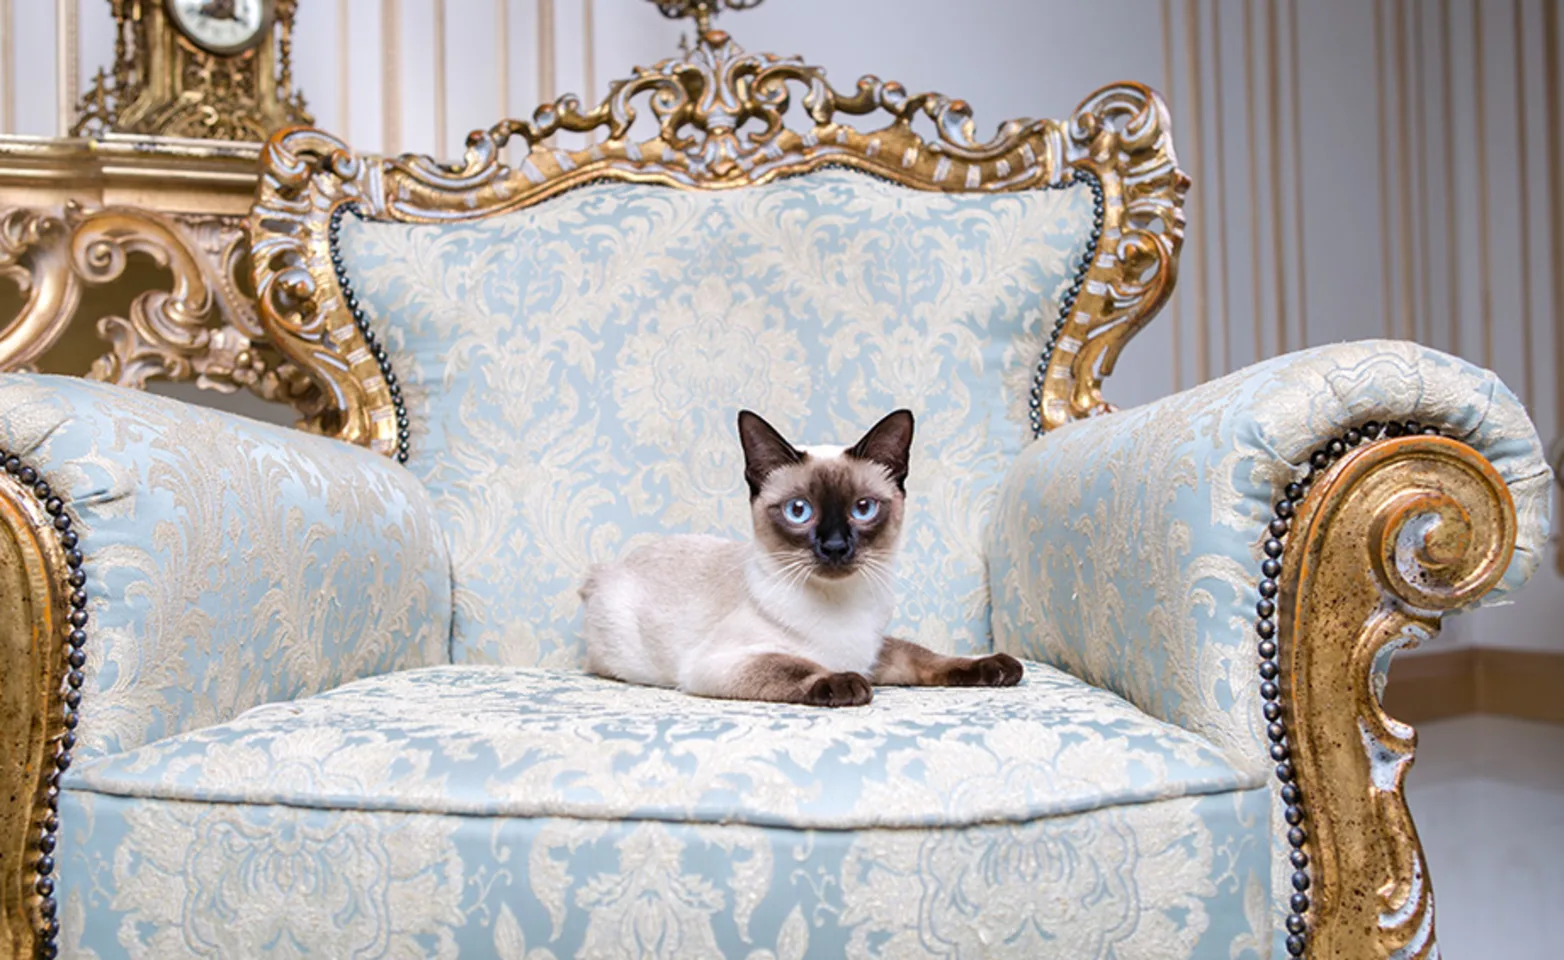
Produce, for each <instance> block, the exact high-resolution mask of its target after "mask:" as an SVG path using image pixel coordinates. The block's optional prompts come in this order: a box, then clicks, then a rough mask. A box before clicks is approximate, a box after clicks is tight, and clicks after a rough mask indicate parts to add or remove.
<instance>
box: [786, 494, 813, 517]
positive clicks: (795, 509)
mask: <svg viewBox="0 0 1564 960" xmlns="http://www.w3.org/2000/svg"><path fill="white" fill-rule="evenodd" d="M814 515H815V508H814V507H813V506H811V505H810V503H809V501H808V500H805V499H804V498H803V497H794V498H793V499H791V500H789V501H788V502H787V503H784V504H783V505H782V516H784V517H786V518H787V519H788V522H789V523H808V522H809V518H810V517H812V516H814Z"/></svg>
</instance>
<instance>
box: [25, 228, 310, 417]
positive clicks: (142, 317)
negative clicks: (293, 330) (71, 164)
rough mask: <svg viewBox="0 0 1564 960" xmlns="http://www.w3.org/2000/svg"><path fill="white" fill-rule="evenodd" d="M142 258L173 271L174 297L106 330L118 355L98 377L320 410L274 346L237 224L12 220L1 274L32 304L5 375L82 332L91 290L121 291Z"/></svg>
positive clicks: (148, 295) (150, 295)
mask: <svg viewBox="0 0 1564 960" xmlns="http://www.w3.org/2000/svg"><path fill="white" fill-rule="evenodd" d="M134 255H141V256H144V257H146V258H147V259H148V261H149V262H150V263H153V264H155V265H156V266H158V267H160V268H162V269H163V270H165V271H167V273H168V274H169V283H168V286H167V289H153V290H144V291H143V292H141V293H140V294H138V295H137V296H136V297H135V298H134V300H133V301H132V302H131V305H130V309H129V311H128V315H126V316H123V317H121V316H105V317H103V318H101V319H100V320H99V321H98V325H97V329H98V334H99V336H100V337H101V338H102V339H103V340H104V341H106V342H107V344H108V347H109V349H108V351H107V352H106V353H104V354H103V355H102V356H100V357H99V358H98V359H97V360H96V361H94V363H93V365H92V369H91V372H90V374H89V376H91V377H92V378H93V379H96V380H104V381H107V382H110V383H117V384H121V385H124V386H130V387H137V388H140V387H143V386H145V385H146V383H147V381H148V380H149V379H153V378H162V379H168V380H194V381H196V382H197V383H198V384H199V385H200V386H202V387H205V388H209V389H214V390H219V391H223V392H232V391H234V390H238V389H241V388H244V389H248V390H251V391H253V392H255V393H256V394H258V395H259V396H261V397H263V398H265V399H268V400H277V401H280V402H284V403H291V404H293V405H295V406H296V407H298V408H300V409H301V411H302V412H303V413H305V414H306V415H308V414H310V413H311V412H313V406H314V405H315V404H316V403H317V401H318V397H319V393H318V391H317V390H316V389H315V387H314V385H313V383H312V382H311V381H310V380H309V378H308V377H306V376H305V375H304V374H303V373H302V372H301V371H299V370H298V368H297V367H294V366H292V365H291V364H288V363H286V362H285V361H284V360H283V359H282V357H281V356H280V355H279V354H278V353H277V352H276V351H275V350H273V349H271V348H269V347H267V346H265V345H264V337H265V335H264V334H263V333H262V331H261V328H260V323H259V321H258V319H257V317H256V313H255V307H254V302H253V298H252V297H251V296H250V294H249V290H248V287H249V257H248V244H247V243H246V238H245V235H244V224H243V221H242V220H241V219H239V218H237V217H216V216H182V217H175V216H172V215H166V214H159V213H155V212H152V211H150V210H144V209H140V208H131V207H106V208H93V207H90V206H87V205H84V204H80V203H75V202H67V203H64V204H61V205H59V206H57V207H54V208H48V209H14V210H10V211H6V212H4V213H3V214H0V275H3V276H5V277H7V278H8V279H10V280H11V281H13V282H14V283H16V284H17V285H18V287H19V288H20V289H21V291H22V292H23V295H24V297H25V301H24V303H23V305H22V308H21V310H20V311H19V312H18V313H17V315H16V316H15V317H14V318H12V320H11V321H10V322H9V323H8V324H7V325H6V326H5V327H3V328H0V370H12V369H30V368H32V367H33V366H34V365H35V364H36V363H37V361H38V360H39V358H40V357H42V356H43V355H44V354H45V353H46V352H47V351H48V350H49V349H50V348H51V347H52V346H54V345H55V344H56V343H57V342H58V341H59V339H60V338H61V337H62V336H63V335H64V334H65V332H66V331H67V330H68V329H69V328H70V326H71V324H72V322H73V320H74V318H75V316H76V314H77V310H78V306H79V305H80V303H81V299H82V294H83V291H84V289H85V288H88V287H107V286H110V285H112V284H114V283H116V282H117V281H119V280H120V279H121V278H122V277H123V276H124V273H125V269H126V266H127V264H128V263H129V261H130V258H131V257H132V256H134Z"/></svg>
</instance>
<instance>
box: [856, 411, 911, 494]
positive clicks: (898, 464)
mask: <svg viewBox="0 0 1564 960" xmlns="http://www.w3.org/2000/svg"><path fill="white" fill-rule="evenodd" d="M911 453H912V411H911V410H897V411H896V412H894V413H888V414H886V415H885V418H884V419H883V420H881V421H880V422H879V423H877V424H875V425H874V426H872V427H870V428H869V432H868V433H866V434H864V435H863V439H862V440H859V441H858V442H857V443H855V444H853V445H852V446H851V447H849V448H848V450H847V455H848V456H849V457H857V458H858V459H859V460H872V461H873V462H875V463H878V464H879V465H880V466H882V467H884V468H885V469H886V470H888V471H890V474H891V480H893V481H894V482H895V483H896V487H897V489H899V490H901V491H902V492H904V493H905V492H906V490H907V462H908V460H909V459H910V457H911Z"/></svg>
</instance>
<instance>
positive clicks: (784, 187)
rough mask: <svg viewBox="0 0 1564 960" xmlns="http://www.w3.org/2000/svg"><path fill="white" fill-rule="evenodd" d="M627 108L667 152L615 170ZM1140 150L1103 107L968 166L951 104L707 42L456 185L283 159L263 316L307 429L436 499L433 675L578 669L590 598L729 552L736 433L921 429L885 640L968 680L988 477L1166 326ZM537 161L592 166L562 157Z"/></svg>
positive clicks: (376, 161)
mask: <svg viewBox="0 0 1564 960" xmlns="http://www.w3.org/2000/svg"><path fill="white" fill-rule="evenodd" d="M790 85H799V86H802V87H803V88H804V89H805V95H804V98H803V104H802V105H803V107H804V112H805V113H806V114H807V116H808V119H809V121H810V125H809V126H807V127H806V128H805V129H802V130H794V129H791V128H790V127H789V126H788V125H787V124H786V123H785V122H784V120H785V116H784V115H785V114H786V113H787V109H788V105H789V93H790ZM641 98H645V100H646V102H648V103H649V104H650V107H651V110H652V112H653V114H654V115H655V117H656V119H657V122H658V132H657V134H656V135H655V136H653V137H651V138H650V139H645V140H639V141H637V140H633V139H631V136H630V130H631V126H632V123H633V121H634V119H635V116H636V109H635V107H634V106H633V101H638V100H639V99H641ZM844 115H846V116H856V115H881V116H885V117H886V118H887V119H886V122H885V124H884V125H883V126H880V127H878V128H873V129H860V128H858V127H855V126H851V125H848V124H846V123H844V122H842V121H841V119H839V118H840V117H841V116H844ZM921 119H926V120H928V121H931V122H932V126H933V134H932V135H931V136H929V137H925V136H923V135H922V134H920V133H919V132H917V131H916V130H915V129H914V124H915V121H920V120H921ZM1167 127H1168V123H1167V113H1166V109H1165V107H1164V106H1163V105H1162V103H1161V101H1160V100H1159V99H1158V98H1157V96H1156V95H1155V94H1154V93H1152V92H1151V91H1150V90H1148V89H1146V88H1144V87H1141V86H1138V85H1133V84H1125V85H1119V86H1114V87H1109V88H1106V89H1104V90H1101V91H1099V92H1098V93H1096V94H1094V95H1092V96H1091V97H1089V98H1088V99H1087V100H1086V101H1085V102H1084V103H1082V105H1081V106H1080V108H1079V109H1078V110H1077V111H1076V113H1075V114H1074V116H1072V117H1071V118H1070V119H1069V120H1067V121H1063V122H1058V121H1046V120H1045V121H1012V122H1009V123H1006V124H1004V125H1002V126H1001V127H1000V129H999V131H998V133H997V135H996V136H995V137H994V139H992V140H990V141H987V142H979V141H977V140H976V139H975V138H974V137H973V131H972V124H971V120H970V111H969V109H968V107H967V105H966V104H964V103H963V102H961V101H959V100H950V99H948V98H945V97H942V96H939V95H936V94H925V95H920V96H909V95H907V94H906V93H905V91H904V90H903V89H902V88H901V87H900V86H899V85H897V84H894V83H883V82H880V81H878V80H876V79H874V78H872V77H866V78H864V79H863V80H861V81H859V84H858V86H857V88H856V89H855V90H854V91H853V92H852V93H851V94H843V93H839V92H837V91H835V90H833V89H832V88H831V87H830V86H829V85H828V84H827V83H826V82H825V79H824V75H823V72H822V71H820V70H819V69H818V68H814V67H810V66H807V65H805V64H804V63H802V62H801V61H799V60H797V59H784V58H778V57H773V56H769V55H759V56H756V55H749V54H746V53H744V52H743V51H742V50H741V49H739V47H738V46H737V45H736V44H734V43H733V42H732V41H731V40H730V39H729V38H728V37H727V36H726V35H725V34H723V33H722V32H720V31H715V30H707V31H705V32H704V33H703V34H702V35H701V39H700V42H699V43H698V45H697V46H696V48H695V49H694V50H693V51H692V52H691V54H690V55H689V57H688V58H687V59H671V60H667V61H664V62H662V63H659V64H657V65H655V66H653V67H650V68H645V69H640V70H638V71H637V72H636V74H635V75H634V76H633V77H631V78H629V79H626V80H621V81H618V82H616V83H614V84H613V85H612V86H611V87H610V91H609V95H608V97H607V98H606V99H605V100H604V101H603V102H602V103H600V104H598V105H597V106H595V107H593V108H592V109H590V110H584V109H583V108H582V107H581V106H580V104H579V102H578V101H576V100H575V98H573V97H565V98H562V99H561V100H559V101H558V102H557V103H555V104H552V105H548V106H545V107H542V108H540V109H539V110H538V111H537V112H536V113H535V115H534V118H533V121H532V122H531V123H526V122H519V121H506V122H503V123H501V124H499V125H498V126H496V127H494V128H493V129H491V130H489V131H486V132H485V131H479V132H475V133H474V134H473V135H472V136H471V137H470V138H469V141H468V149H467V152H466V155H465V157H464V159H463V160H462V161H461V163H460V164H457V165H451V166H445V165H441V164H439V163H436V162H435V161H433V160H432V159H430V158H428V157H418V156H404V157H400V158H396V159H383V158H377V157H359V156H357V155H355V154H354V153H353V152H352V151H351V150H350V149H349V148H348V147H347V146H346V145H345V144H343V143H341V142H340V141H338V140H336V139H334V138H332V137H331V136H329V135H327V134H325V133H322V132H320V131H317V130H307V129H294V130H290V131H284V132H283V133H281V134H279V135H278V136H277V137H275V138H274V139H273V140H272V141H271V142H270V143H269V144H268V145H267V147H266V150H265V152H264V156H263V166H264V173H263V179H262V186H261V188H260V196H259V199H258V202H257V205H256V207H255V208H254V210H253V212H252V214H251V220H250V227H251V231H252V248H253V256H254V265H255V266H254V269H255V279H256V289H257V291H258V294H259V297H260V305H261V315H262V318H263V324H264V325H265V327H266V329H267V331H268V334H269V335H270V336H271V337H272V338H273V340H274V341H275V342H276V343H277V345H278V346H279V347H280V348H281V349H282V350H283V351H284V352H286V353H287V354H288V355H289V357H290V358H291V359H293V360H294V361H295V362H296V363H298V364H299V365H300V366H301V367H302V368H304V369H305V370H307V371H308V372H309V373H310V374H311V375H312V376H313V377H315V378H316V379H317V380H318V381H319V382H320V383H321V385H322V386H323V388H324V390H325V393H326V394H327V396H328V398H329V402H328V406H327V409H326V410H325V411H324V412H323V413H322V414H321V415H320V416H319V417H318V418H317V420H316V421H315V422H314V424H313V425H314V426H315V428H317V429H320V430H323V431H325V432H327V433H330V434H334V435H336V436H339V437H341V438H343V439H346V440H349V441H352V442H356V443H362V444H366V445H369V446H371V447H373V448H375V449H378V450H381V451H382V452H385V453H386V454H388V455H391V456H394V457H396V458H397V459H399V460H402V461H403V462H405V463H406V464H407V466H408V468H409V469H411V470H413V471H414V472H415V473H417V474H418V476H419V477H420V478H421V479H422V480H423V481H424V482H425V484H426V485H428V487H429V488H430V489H431V492H432V493H433V494H434V499H435V501H436V503H437V504H438V507H439V510H440V511H441V522H442V523H443V524H444V528H445V531H446V534H447V537H448V538H449V540H450V546H451V554H452V562H453V564H454V566H455V570H454V575H453V578H454V580H455V583H456V590H457V596H456V606H457V613H456V618H455V620H456V623H455V627H454V631H455V635H454V637H453V650H454V651H455V656H456V658H457V659H458V660H459V661H461V660H465V661H487V662H501V663H518V664H520V663H526V664H532V663H541V664H567V663H573V662H575V660H576V658H577V656H578V650H577V646H576V642H575V639H574V638H575V636H576V633H575V627H574V625H573V621H574V618H575V616H576V604H577V600H576V593H575V590H576V587H577V585H578V584H579V582H580V578H581V576H582V574H583V573H584V572H585V569H586V567H587V566H588V565H589V564H590V563H592V562H596V561H601V560H605V559H608V558H610V557H612V556H614V555H617V554H618V553H620V552H622V551H623V550H625V549H628V548H629V547H631V546H633V545H634V543H635V542H636V541H637V540H638V539H639V538H642V537H645V536H649V535H652V534H655V533H661V532H667V531H692V532H716V533H724V534H731V535H747V532H748V527H749V517H748V510H747V505H746V501H745V496H744V484H743V480H742V456H741V454H740V452H739V446H738V442H737V438H736V436H735V431H734V425H733V421H734V417H735V414H736V412H737V411H738V409H740V408H741V407H746V406H747V407H750V408H752V409H755V410H756V411H757V412H760V413H761V414H762V415H764V416H766V417H768V418H769V419H771V420H772V422H773V423H775V424H776V425H777V426H778V427H779V428H780V429H782V430H783V431H784V433H786V434H787V435H788V436H789V437H790V438H792V439H794V440H796V441H798V442H834V441H838V440H842V441H849V440H851V439H852V438H853V437H854V436H856V434H857V433H858V432H860V431H862V430H863V429H865V428H866V427H867V426H868V425H869V424H871V423H872V422H873V421H874V420H876V419H878V417H879V416H881V415H882V414H884V413H886V412H888V411H889V410H891V409H893V408H894V407H897V406H908V407H911V408H912V409H913V411H914V413H915V414H916V415H917V417H918V435H917V440H916V443H915V446H914V453H913V467H912V476H911V477H910V478H909V483H908V492H909V498H910V504H909V525H908V527H907V529H906V532H905V534H904V536H905V540H904V547H903V559H902V563H901V574H902V580H903V583H902V589H901V602H900V611H901V613H900V618H901V622H900V623H899V624H898V629H900V630H901V634H902V635H904V636H906V637H908V638H909V639H914V640H917V641H919V642H923V643H925V644H928V645H930V646H933V647H936V648H943V649H949V650H974V649H979V648H982V647H986V646H987V644H988V642H989V637H988V591H987V585H986V582H985V579H984V558H983V547H982V545H983V542H984V536H983V533H984V528H985V525H986V521H987V514H988V509H989V505H990V503H991V501H992V499H993V496H994V493H995V491H996V488H997V486H998V483H999V481H1000V479H1001V477H1002V475H1003V472H1004V469H1005V467H1006V466H1007V465H1008V464H1009V462H1010V461H1011V460H1012V459H1013V457H1014V456H1015V454H1016V453H1017V452H1018V451H1019V450H1020V448H1021V447H1022V445H1024V444H1025V443H1026V442H1028V441H1029V440H1030V439H1032V438H1033V437H1034V436H1036V435H1039V434H1040V433H1041V432H1042V431H1044V430H1046V429H1048V428H1050V427H1052V426H1057V425H1059V424H1062V423H1065V422H1068V421H1070V420H1072V419H1075V418H1078V417H1081V416H1086V415H1090V414H1092V413H1095V412H1099V411H1101V410H1103V409H1106V405H1105V404H1104V402H1103V400H1102V397H1101V393H1100V386H1101V382H1102V378H1103V377H1104V376H1105V375H1106V374H1107V373H1108V372H1110V371H1111V369H1112V366H1113V362H1114V360H1115V358H1116V357H1117V355H1118V353H1119V351H1120V350H1122V349H1123V346H1124V345H1125V343H1126V342H1127V341H1128V339H1129V338H1130V336H1132V335H1133V334H1134V332H1135V331H1136V330H1138V329H1139V328H1140V327H1141V326H1142V325H1144V324H1145V323H1146V322H1147V321H1148V320H1149V319H1150V317H1151V316H1152V315H1153V314H1154V312H1155V311H1156V309H1157V308H1158V307H1159V306H1160V305H1161V303H1162V302H1163V301H1164V300H1165V299H1166V297H1167V295H1168V293H1169V292H1170V290H1171V286H1172V283H1173V278H1174V274H1175V270H1176V262H1177V253H1178V249H1179V246H1180V243H1181V240H1182V225H1183V219H1182V212H1181V203H1182V197H1183V193H1184V191H1185V190H1186V189H1187V185H1188V180H1187V178H1186V177H1185V176H1184V175H1183V174H1182V172H1180V171H1179V169H1178V167H1177V164H1176V160H1175V158H1174V155H1173V151H1172V147H1171V143H1170V140H1169V137H1168V133H1167ZM562 130H570V131H596V132H601V133H602V134H604V139H603V140H601V142H598V143H596V144H595V145H592V146H589V147H586V148H584V149H580V150H575V151H567V150H562V149H556V148H554V147H552V146H551V145H550V143H549V140H550V138H551V137H552V136H553V135H554V134H556V133H557V132H559V131H562ZM517 138H519V139H520V140H521V141H523V143H524V144H525V146H526V148H527V152H526V153H525V154H524V155H523V156H522V157H521V158H520V159H519V162H518V163H516V164H515V165H514V166H512V165H509V164H507V163H506V158H505V148H506V145H507V143H508V142H509V141H511V140H513V139H517Z"/></svg>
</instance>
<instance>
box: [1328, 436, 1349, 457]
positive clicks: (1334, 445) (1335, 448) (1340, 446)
mask: <svg viewBox="0 0 1564 960" xmlns="http://www.w3.org/2000/svg"><path fill="white" fill-rule="evenodd" d="M1329 450H1330V455H1331V456H1333V457H1339V456H1341V455H1342V454H1344V453H1346V452H1347V445H1346V444H1345V443H1342V442H1341V441H1340V440H1332V441H1331V442H1330V445H1329Z"/></svg>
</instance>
